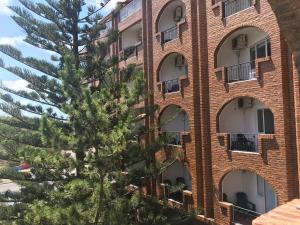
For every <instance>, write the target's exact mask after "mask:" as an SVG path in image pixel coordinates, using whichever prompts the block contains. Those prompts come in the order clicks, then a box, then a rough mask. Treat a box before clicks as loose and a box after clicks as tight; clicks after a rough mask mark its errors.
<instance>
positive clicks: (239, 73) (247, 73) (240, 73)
mask: <svg viewBox="0 0 300 225" xmlns="http://www.w3.org/2000/svg"><path fill="white" fill-rule="evenodd" d="M226 73H227V82H228V83H232V82H237V81H245V80H251V79H254V78H255V76H256V74H255V61H252V62H247V63H242V64H239V65H234V66H230V67H227V68H226Z"/></svg>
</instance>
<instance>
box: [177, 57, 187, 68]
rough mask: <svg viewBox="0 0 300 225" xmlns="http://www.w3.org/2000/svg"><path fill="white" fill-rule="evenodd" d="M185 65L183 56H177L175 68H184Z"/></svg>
mask: <svg viewBox="0 0 300 225" xmlns="http://www.w3.org/2000/svg"><path fill="white" fill-rule="evenodd" d="M184 65H185V62H184V57H183V55H177V56H176V58H175V66H176V67H183V66H184Z"/></svg>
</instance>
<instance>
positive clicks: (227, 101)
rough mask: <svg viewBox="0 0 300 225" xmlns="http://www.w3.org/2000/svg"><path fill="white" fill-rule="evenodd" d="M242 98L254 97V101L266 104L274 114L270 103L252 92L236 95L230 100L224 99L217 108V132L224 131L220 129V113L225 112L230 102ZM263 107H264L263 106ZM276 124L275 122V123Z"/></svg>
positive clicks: (265, 106)
mask: <svg viewBox="0 0 300 225" xmlns="http://www.w3.org/2000/svg"><path fill="white" fill-rule="evenodd" d="M240 98H250V99H253V100H254V101H256V102H258V103H260V104H262V105H264V108H266V109H269V110H270V111H271V113H272V114H273V116H274V112H273V110H272V108H271V107H269V104H268V103H267V102H266V101H264V100H260V99H258V98H257V97H256V96H255V95H251V94H247V95H236V96H233V97H232V98H230V99H229V100H226V101H224V102H223V103H222V104H221V106H220V107H219V108H218V110H217V114H216V131H217V133H222V131H221V129H220V115H221V113H222V112H223V110H224V109H225V108H226V107H227V106H228V105H229V104H230V103H233V102H234V101H235V100H237V99H240ZM261 108H263V107H261ZM274 125H275V124H274Z"/></svg>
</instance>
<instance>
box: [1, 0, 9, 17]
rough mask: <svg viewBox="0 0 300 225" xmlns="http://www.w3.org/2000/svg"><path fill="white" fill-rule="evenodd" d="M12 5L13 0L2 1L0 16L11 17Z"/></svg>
mask: <svg viewBox="0 0 300 225" xmlns="http://www.w3.org/2000/svg"><path fill="white" fill-rule="evenodd" d="M10 4H11V0H0V14H5V15H10V14H11V10H10V9H9V8H8V6H9V5H10Z"/></svg>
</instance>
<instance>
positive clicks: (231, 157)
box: [207, 0, 298, 225]
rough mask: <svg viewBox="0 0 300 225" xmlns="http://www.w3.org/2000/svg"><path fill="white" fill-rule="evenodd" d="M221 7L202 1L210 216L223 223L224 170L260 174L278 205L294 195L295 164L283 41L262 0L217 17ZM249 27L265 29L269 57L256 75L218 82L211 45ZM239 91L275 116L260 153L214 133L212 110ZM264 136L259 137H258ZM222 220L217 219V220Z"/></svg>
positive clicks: (215, 118) (215, 112) (215, 47)
mask: <svg viewBox="0 0 300 225" xmlns="http://www.w3.org/2000/svg"><path fill="white" fill-rule="evenodd" d="M220 12H221V7H220V5H219V6H212V5H211V0H207V20H208V26H207V27H208V62H209V63H208V65H209V77H210V82H209V89H210V118H211V152H212V168H213V169H212V173H213V186H214V190H215V195H214V198H215V199H214V201H215V218H216V221H217V223H218V224H222V225H223V224H225V223H224V218H223V215H222V214H221V213H220V207H219V205H218V198H219V196H220V192H221V190H220V187H221V186H220V185H221V182H222V178H223V177H224V176H225V175H226V173H228V172H230V171H232V170H234V169H246V170H249V171H253V172H255V173H256V174H259V175H260V176H262V177H263V178H264V179H265V180H267V182H268V183H269V184H271V185H272V187H273V188H274V190H275V192H276V194H277V197H278V203H279V204H282V203H284V202H286V201H288V200H290V199H292V198H294V197H297V196H298V191H297V190H298V184H297V179H295V177H294V176H293V173H294V172H293V171H295V168H297V164H296V160H295V158H296V157H295V156H296V147H295V143H294V142H295V141H294V140H295V139H294V138H293V135H294V129H295V127H294V115H293V102H292V101H291V100H292V99H293V95H292V94H291V92H292V89H291V85H290V79H291V76H289V73H288V52H287V46H286V44H285V42H284V40H283V38H282V36H281V34H280V30H279V27H278V24H277V21H276V17H275V15H274V14H273V12H272V10H271V8H270V6H269V4H268V3H267V1H266V0H260V1H257V4H256V6H255V7H251V8H249V9H247V10H244V11H242V12H239V13H237V14H235V15H232V16H230V17H228V18H227V19H222V18H221V16H220V14H221V13H220ZM247 26H254V27H257V28H260V29H261V30H263V31H265V32H266V33H268V35H269V36H270V39H271V46H272V56H271V60H270V61H267V62H263V65H262V66H261V68H260V70H259V78H258V80H257V81H256V80H254V81H248V82H242V83H237V84H232V85H230V86H229V87H228V86H227V87H226V85H225V86H224V80H223V79H224V78H223V79H221V80H220V79H218V77H217V76H216V73H215V69H216V67H215V65H216V61H215V60H216V50H218V46H219V44H220V43H222V40H224V38H226V37H227V36H228V35H229V34H231V33H232V32H233V31H235V30H237V29H239V28H241V27H247ZM241 96H249V97H254V98H255V99H257V100H259V101H261V102H263V103H264V104H265V105H266V106H267V107H269V108H270V109H271V110H272V112H273V114H274V119H275V135H274V136H273V137H265V138H271V139H267V140H265V141H263V143H267V144H269V147H268V146H265V147H264V146H262V152H261V154H257V155H255V154H245V153H238V152H228V151H227V148H226V146H224V145H222V144H220V143H221V142H222V140H220V139H223V141H224V140H226V138H224V137H220V136H219V137H218V135H217V132H218V129H217V126H218V122H217V121H218V114H219V113H220V111H221V110H222V107H224V105H225V104H226V103H228V102H229V101H231V100H232V99H234V98H236V97H241ZM262 138H264V137H262ZM222 221H223V222H222Z"/></svg>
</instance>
